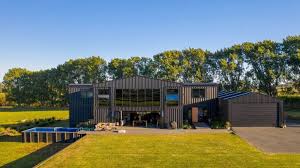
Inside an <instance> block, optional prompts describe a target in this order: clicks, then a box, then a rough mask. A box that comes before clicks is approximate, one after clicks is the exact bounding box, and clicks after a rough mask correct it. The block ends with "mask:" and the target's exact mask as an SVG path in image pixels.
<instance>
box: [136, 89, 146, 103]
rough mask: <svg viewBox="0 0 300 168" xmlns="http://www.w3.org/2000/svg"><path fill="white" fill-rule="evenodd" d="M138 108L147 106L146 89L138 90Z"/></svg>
mask: <svg viewBox="0 0 300 168" xmlns="http://www.w3.org/2000/svg"><path fill="white" fill-rule="evenodd" d="M138 106H145V89H139V90H138Z"/></svg>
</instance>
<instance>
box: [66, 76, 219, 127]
mask: <svg viewBox="0 0 300 168" xmlns="http://www.w3.org/2000/svg"><path fill="white" fill-rule="evenodd" d="M87 87H93V88H94V91H93V92H94V101H93V102H92V103H93V106H92V109H93V118H94V122H95V123H99V122H109V121H112V117H113V116H114V115H115V116H117V115H119V114H117V113H119V111H121V110H122V111H138V112H147V111H157V112H159V113H160V116H161V117H162V118H161V122H162V123H161V126H162V127H169V126H170V122H172V121H176V122H177V125H178V127H182V124H183V106H184V105H188V104H192V103H199V102H206V103H207V104H208V110H209V111H215V110H216V109H215V108H216V105H215V104H216V103H215V101H211V100H215V98H216V97H217V94H218V86H217V85H216V84H207V85H205V84H200V85H199V86H197V85H196V86H186V85H184V84H183V83H177V82H171V81H166V80H157V79H151V78H146V77H142V76H135V77H130V78H124V79H117V80H112V81H106V82H103V83H98V84H94V85H93V86H91V85H88V86H87V85H84V86H82V85H70V94H71V95H72V94H73V92H76V91H77V92H78V91H80V89H84V88H85V89H86V88H87ZM100 88H103V89H109V90H110V102H111V104H110V106H109V107H99V106H98V103H99V102H98V98H97V97H98V96H97V94H98V89H100ZM169 88H177V89H179V100H180V101H179V105H178V106H174V107H172V106H171V107H170V106H166V105H165V103H164V102H165V95H166V91H167V89H169ZM192 88H205V89H206V97H205V98H192V95H191V90H192ZM116 89H160V106H147V107H132V106H129V107H124V106H116V105H115V90H116ZM71 97H72V99H70V100H71V101H70V112H71V115H70V121H71V122H72V124H74V123H77V122H79V120H80V119H79V118H80V117H83V118H84V120H85V119H86V116H84V115H83V114H79V113H80V111H81V112H83V111H85V112H86V111H88V110H89V109H86V108H83V107H82V103H83V102H82V101H81V100H80V99H79V98H78V96H71ZM79 109H81V110H79ZM86 113H89V112H86ZM79 115H83V116H79ZM80 121H82V120H80Z"/></svg>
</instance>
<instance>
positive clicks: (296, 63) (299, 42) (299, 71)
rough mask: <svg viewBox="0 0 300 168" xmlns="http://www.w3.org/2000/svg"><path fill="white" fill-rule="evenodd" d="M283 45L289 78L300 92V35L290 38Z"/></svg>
mask: <svg viewBox="0 0 300 168" xmlns="http://www.w3.org/2000/svg"><path fill="white" fill-rule="evenodd" d="M282 45H283V52H284V53H285V54H286V57H287V65H288V66H287V78H288V80H289V81H292V82H293V83H294V87H295V88H296V89H297V90H298V91H299V92H300V35H299V36H288V37H287V38H285V39H284V40H283V44H282Z"/></svg>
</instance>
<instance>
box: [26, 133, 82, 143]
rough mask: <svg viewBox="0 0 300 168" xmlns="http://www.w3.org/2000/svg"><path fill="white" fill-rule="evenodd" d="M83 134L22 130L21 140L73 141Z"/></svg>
mask: <svg viewBox="0 0 300 168" xmlns="http://www.w3.org/2000/svg"><path fill="white" fill-rule="evenodd" d="M83 136H84V134H78V133H77V132H22V139H23V142H36V143H39V142H45V143H55V142H74V141H76V140H77V139H79V138H81V137H83Z"/></svg>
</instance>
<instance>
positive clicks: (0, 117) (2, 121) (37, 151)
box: [0, 110, 68, 167]
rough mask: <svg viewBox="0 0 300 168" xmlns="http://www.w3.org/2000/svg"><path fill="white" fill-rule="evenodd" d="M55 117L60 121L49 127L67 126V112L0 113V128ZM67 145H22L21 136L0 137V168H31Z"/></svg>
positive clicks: (27, 111)
mask: <svg viewBox="0 0 300 168" xmlns="http://www.w3.org/2000/svg"><path fill="white" fill-rule="evenodd" d="M51 117H55V118H57V119H60V120H61V121H59V122H56V123H54V124H53V125H51V126H65V125H67V124H68V120H67V119H68V111H65V110H64V111H29V110H26V111H22V110H20V111H14V112H6V111H3V112H0V126H7V125H18V124H22V122H24V121H25V120H26V121H27V120H33V119H44V118H51ZM66 145H68V144H53V145H47V144H45V143H39V144H37V143H22V142H21V136H20V135H18V136H11V137H10V136H0V158H1V159H0V167H2V166H3V167H32V166H34V165H36V164H37V163H39V162H40V161H42V160H44V159H46V158H48V157H49V156H51V155H52V154H53V153H55V152H57V151H59V150H61V149H62V148H64V147H65V146H66Z"/></svg>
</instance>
